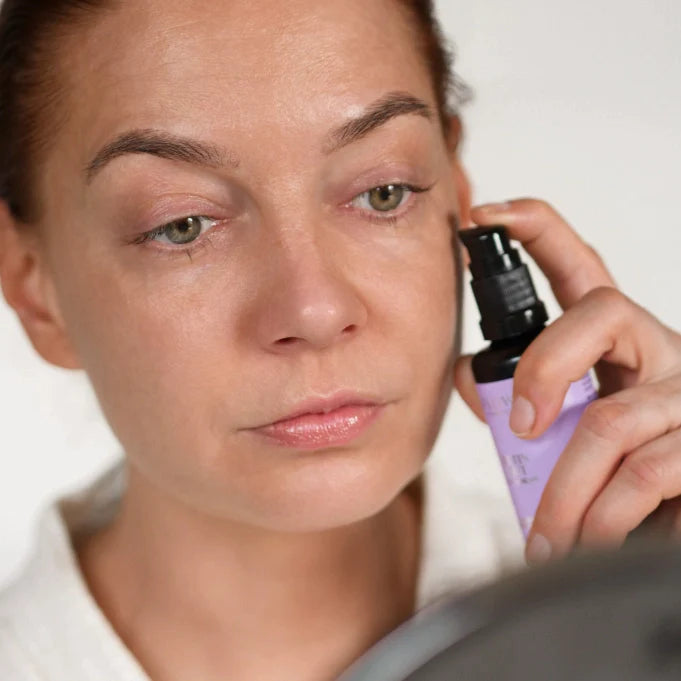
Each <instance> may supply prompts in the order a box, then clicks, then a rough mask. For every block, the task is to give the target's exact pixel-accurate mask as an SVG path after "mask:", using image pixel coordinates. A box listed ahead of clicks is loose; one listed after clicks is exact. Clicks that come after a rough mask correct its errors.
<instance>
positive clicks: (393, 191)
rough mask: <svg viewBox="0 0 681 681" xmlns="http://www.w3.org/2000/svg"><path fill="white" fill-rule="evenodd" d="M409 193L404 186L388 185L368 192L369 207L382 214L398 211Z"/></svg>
mask: <svg viewBox="0 0 681 681" xmlns="http://www.w3.org/2000/svg"><path fill="white" fill-rule="evenodd" d="M406 193H407V190H406V188H405V187H404V185H398V184H388V185H385V186H384V187H376V188H375V189H372V190H371V191H369V192H367V198H368V200H369V205H370V206H371V207H372V208H373V209H374V210H377V211H379V212H381V213H387V212H389V211H392V210H396V209H397V208H399V207H400V206H401V205H402V202H403V201H404V198H405V195H406Z"/></svg>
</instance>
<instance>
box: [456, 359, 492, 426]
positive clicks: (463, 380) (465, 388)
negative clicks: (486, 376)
mask: <svg viewBox="0 0 681 681" xmlns="http://www.w3.org/2000/svg"><path fill="white" fill-rule="evenodd" d="M472 360H473V356H472V355H460V356H459V357H458V359H457V360H456V363H455V364H454V385H455V386H456V389H457V391H458V393H459V395H461V397H462V398H463V401H464V402H465V403H466V404H467V405H468V406H469V407H470V409H471V410H472V411H473V413H474V414H475V415H476V416H477V417H478V418H479V419H480V420H481V421H482V422H483V423H484V422H485V412H484V411H483V409H482V403H481V402H480V395H478V391H477V388H476V387H475V377H474V376H473V367H472Z"/></svg>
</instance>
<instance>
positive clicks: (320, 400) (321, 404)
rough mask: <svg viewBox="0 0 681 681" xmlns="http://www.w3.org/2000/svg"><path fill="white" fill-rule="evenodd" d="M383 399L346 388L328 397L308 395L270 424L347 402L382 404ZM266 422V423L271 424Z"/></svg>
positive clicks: (330, 408) (331, 409) (343, 404)
mask: <svg viewBox="0 0 681 681" xmlns="http://www.w3.org/2000/svg"><path fill="white" fill-rule="evenodd" d="M382 403H383V400H380V399H378V398H375V397H373V396H370V395H366V394H360V393H355V392H350V391H348V390H343V391H340V392H337V393H334V394H333V395H329V396H328V397H316V396H315V397H310V398H308V399H306V400H304V401H302V402H299V403H298V404H297V405H296V406H295V407H294V408H293V410H292V411H290V412H289V413H287V414H285V415H284V416H281V417H280V418H278V419H277V420H276V421H273V422H272V424H275V423H280V422H282V421H290V420H291V419H295V418H296V417H298V416H303V415H304V414H328V413H329V412H332V411H335V410H336V409H340V408H341V407H345V406H347V405H349V404H359V405H379V404H382ZM272 424H267V425H272Z"/></svg>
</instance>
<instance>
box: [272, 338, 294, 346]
mask: <svg viewBox="0 0 681 681" xmlns="http://www.w3.org/2000/svg"><path fill="white" fill-rule="evenodd" d="M295 341H296V339H295V338H294V337H293V336H289V337H288V338H280V339H279V340H278V341H277V343H278V344H279V345H291V344H292V343H295Z"/></svg>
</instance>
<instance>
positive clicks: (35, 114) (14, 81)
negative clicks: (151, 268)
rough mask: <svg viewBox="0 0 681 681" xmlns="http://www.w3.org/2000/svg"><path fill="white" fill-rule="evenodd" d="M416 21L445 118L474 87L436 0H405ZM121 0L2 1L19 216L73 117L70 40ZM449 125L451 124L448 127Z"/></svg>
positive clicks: (9, 177) (7, 169) (12, 184)
mask: <svg viewBox="0 0 681 681" xmlns="http://www.w3.org/2000/svg"><path fill="white" fill-rule="evenodd" d="M397 2H399V4H400V5H402V7H403V8H404V9H406V10H407V12H408V13H409V15H410V17H411V18H412V19H413V21H414V26H415V29H416V33H417V38H418V45H419V48H420V49H421V51H422V53H423V56H424V58H425V60H426V62H427V66H428V69H429V71H430V73H431V77H432V84H433V88H434V91H435V94H436V97H437V102H438V107H439V111H440V116H441V118H442V121H443V124H444V123H445V121H446V119H447V118H449V116H450V115H451V114H453V113H455V112H456V110H457V109H458V106H459V105H460V104H461V103H462V101H464V100H465V99H466V98H467V96H468V91H467V88H466V87H465V85H463V84H462V83H461V82H460V81H459V80H458V79H457V78H456V76H455V74H454V72H453V69H452V61H453V58H452V53H451V51H450V50H449V48H448V46H447V43H446V41H445V38H444V35H443V33H442V30H441V27H440V24H439V23H438V21H437V18H436V16H435V9H434V7H433V1H432V0H397ZM118 5H120V0H4V2H3V3H2V6H1V7H0V200H3V201H5V202H6V203H7V205H8V206H9V209H10V211H11V213H12V215H13V216H14V217H15V219H17V220H18V221H19V222H22V223H31V222H35V221H37V220H38V219H39V218H40V214H41V210H40V197H39V196H38V193H39V192H38V189H37V187H38V182H37V181H36V180H37V173H38V168H39V163H40V161H41V159H42V158H44V155H45V154H46V153H47V151H48V149H49V143H50V140H51V139H52V138H53V137H54V135H55V133H56V131H57V130H58V127H59V121H60V120H62V119H63V117H64V116H66V115H68V110H67V107H66V106H60V105H62V103H63V101H64V94H65V93H64V90H65V86H64V82H63V78H60V74H59V72H58V67H57V65H58V63H59V49H60V46H61V44H62V43H63V41H64V39H65V38H68V37H70V36H73V35H74V34H75V33H77V31H78V30H79V29H80V28H81V27H87V25H88V22H90V21H93V20H94V19H95V17H96V15H99V14H100V13H102V12H104V11H106V10H111V9H114V8H115V7H116V6H118ZM445 129H446V128H445Z"/></svg>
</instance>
